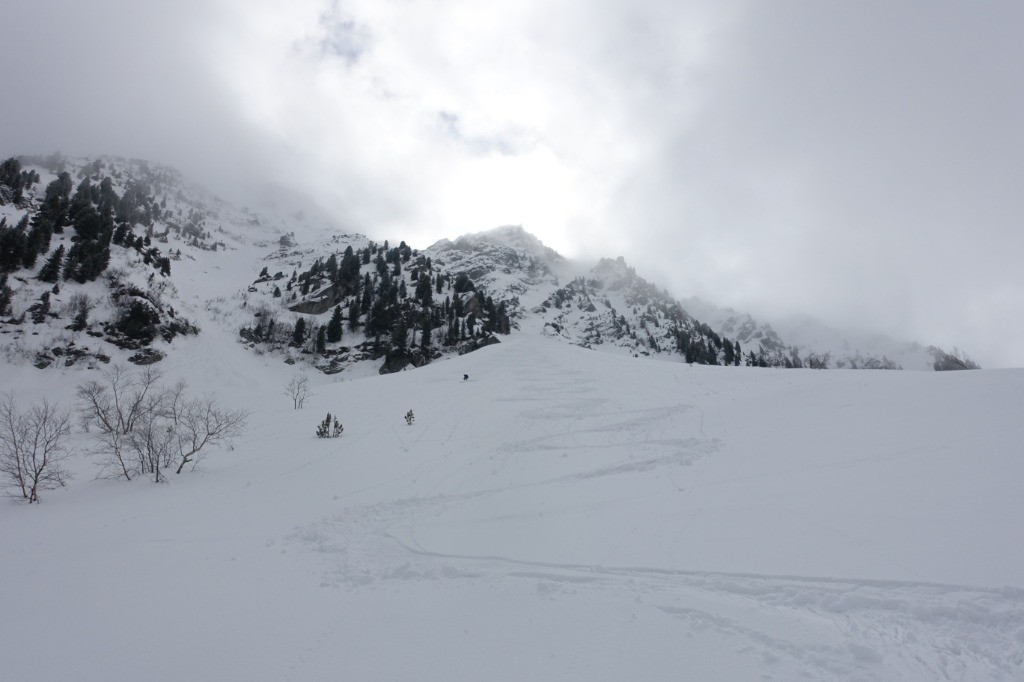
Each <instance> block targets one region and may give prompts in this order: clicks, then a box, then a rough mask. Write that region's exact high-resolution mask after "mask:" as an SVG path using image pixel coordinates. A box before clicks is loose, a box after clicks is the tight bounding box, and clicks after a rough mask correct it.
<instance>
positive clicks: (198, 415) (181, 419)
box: [78, 366, 249, 482]
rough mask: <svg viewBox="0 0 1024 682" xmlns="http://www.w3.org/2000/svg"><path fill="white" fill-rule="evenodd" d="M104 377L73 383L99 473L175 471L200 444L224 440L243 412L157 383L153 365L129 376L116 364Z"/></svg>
mask: <svg viewBox="0 0 1024 682" xmlns="http://www.w3.org/2000/svg"><path fill="white" fill-rule="evenodd" d="M106 379H107V381H106V383H105V384H104V383H100V382H97V381H90V382H87V383H85V384H82V385H81V386H79V387H78V397H79V406H80V410H81V414H82V421H83V425H85V426H88V425H90V424H95V425H96V426H97V427H98V430H99V441H100V446H99V448H98V449H97V450H98V455H99V457H100V466H101V475H106V476H110V477H113V478H121V477H124V478H126V479H128V480H131V479H132V478H133V477H135V476H139V475H152V476H153V480H155V481H157V482H159V481H161V480H162V476H163V473H162V470H163V469H165V468H168V467H172V466H176V467H177V468H176V470H175V473H176V474H180V473H181V472H182V470H183V469H184V468H185V466H186V465H188V464H192V468H193V469H194V468H195V465H196V464H197V463H198V462H199V460H200V459H201V457H202V455H203V454H205V452H204V448H206V447H207V446H216V445H224V444H229V443H230V442H231V440H232V439H233V438H235V437H236V436H238V435H240V434H241V433H242V432H243V431H244V429H245V423H246V421H247V420H248V417H249V414H248V413H247V412H246V411H244V410H226V409H222V408H220V407H219V406H218V405H217V402H216V400H215V399H214V398H213V397H211V396H203V397H201V398H190V397H189V396H188V395H186V384H185V382H183V381H179V382H178V383H177V384H175V385H174V386H172V387H169V388H168V387H163V386H160V385H159V380H160V373H159V372H158V371H157V370H155V369H153V368H146V369H145V370H143V371H142V372H141V373H140V374H137V375H133V374H130V373H129V372H128V371H127V370H126V369H124V368H123V367H120V366H116V367H114V368H113V369H111V370H110V371H109V372H108V373H107V374H106Z"/></svg>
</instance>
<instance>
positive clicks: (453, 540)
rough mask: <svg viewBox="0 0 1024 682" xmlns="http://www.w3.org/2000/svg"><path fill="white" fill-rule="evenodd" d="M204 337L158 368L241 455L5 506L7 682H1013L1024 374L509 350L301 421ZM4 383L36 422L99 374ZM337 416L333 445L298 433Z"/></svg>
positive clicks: (20, 370) (1019, 638)
mask: <svg viewBox="0 0 1024 682" xmlns="http://www.w3.org/2000/svg"><path fill="white" fill-rule="evenodd" d="M176 267H177V266H176ZM182 267H185V266H184V265H183V266H182ZM196 267H198V266H196ZM246 271H247V272H248V270H246ZM204 276H205V277H215V276H217V273H214V272H212V271H210V272H206V273H203V272H199V271H197V272H195V273H194V277H195V278H196V281H201V280H202V277H204ZM223 277H224V278H225V280H226V281H236V282H237V281H239V280H238V279H233V280H232V278H233V277H237V274H236V273H223ZM211 290H213V291H218V290H223V289H218V288H217V287H216V286H212V287H211ZM230 307H231V304H229V303H226V304H224V305H223V308H224V309H228V308H230ZM194 313H195V314H196V315H197V317H198V318H199V324H200V327H201V328H202V329H203V333H202V334H201V335H200V336H199V337H198V338H179V339H176V340H175V341H174V346H175V352H173V353H171V354H170V355H169V356H168V358H167V359H166V360H165V361H164V362H162V363H161V365H162V366H163V369H164V371H165V373H166V376H167V377H168V378H169V379H170V380H176V379H178V378H184V379H186V380H187V381H188V383H189V385H190V387H191V389H192V390H193V391H195V392H198V393H203V392H215V393H216V394H217V396H218V399H219V400H220V402H221V404H223V405H225V406H229V407H244V408H247V409H249V410H251V411H252V418H251V420H250V424H249V429H248V431H247V433H246V434H245V436H244V437H243V438H241V439H240V440H238V441H236V443H235V447H234V449H233V450H225V451H217V452H212V453H210V454H209V455H208V457H207V458H206V459H205V460H204V462H203V463H202V466H201V467H200V469H199V470H197V471H195V472H190V473H183V474H181V475H180V476H173V475H171V481H170V483H167V484H162V485H157V484H153V483H152V482H149V481H147V480H136V481H133V482H131V483H127V482H124V481H107V480H95V479H94V478H93V477H94V475H95V473H96V467H95V465H94V463H93V462H91V461H90V460H88V459H87V458H84V457H83V458H79V459H78V460H76V462H75V465H74V466H75V469H76V474H77V475H76V478H75V480H73V481H72V482H71V484H70V485H69V487H68V488H66V489H63V490H58V491H50V492H48V493H46V494H44V496H43V502H42V504H40V505H33V506H31V507H30V506H28V505H23V504H16V503H10V502H6V501H4V502H2V503H0V538H2V542H0V572H2V574H3V580H2V581H0V660H2V669H3V671H4V677H5V678H6V679H26V678H33V679H40V680H143V679H144V680H182V679H208V680H467V681H468V680H474V681H475V680H526V679H533V680H623V679H635V680H762V679H775V680H793V679H811V680H938V679H952V680H1024V544H1022V542H1021V522H1022V520H1024V496H1022V495H1021V482H1022V481H1024V456H1022V455H1024V446H1022V443H1024V420H1021V418H1020V410H1021V406H1022V405H1024V371H1020V370H985V371H975V372H959V373H933V372H877V371H876V372H869V371H843V370H828V371H811V370H769V369H754V368H746V367H708V366H688V365H685V364H682V363H677V362H658V361H651V360H643V359H634V358H629V357H625V356H618V355H613V354H607V353H599V352H593V351H588V350H584V349H581V348H577V347H573V346H568V345H565V344H561V343H559V342H557V341H554V340H551V339H546V338H542V337H540V336H539V335H538V336H534V335H529V334H520V335H517V336H513V337H509V338H507V339H506V340H505V341H504V342H503V343H501V344H500V345H495V346H491V347H488V348H485V349H482V350H480V351H477V352H475V353H472V354H470V355H466V356H463V357H460V358H456V359H452V360H446V361H440V362H436V363H434V364H431V365H429V366H427V367H425V368H422V369H418V370H412V371H407V372H402V373H399V374H395V375H389V376H362V377H361V376H353V375H352V374H350V373H347V372H342V373H341V374H339V375H335V376H331V377H328V376H324V375H320V374H316V373H310V374H309V376H310V380H311V382H312V383H313V385H314V393H315V395H314V396H313V397H312V398H311V399H310V400H309V401H308V402H307V405H306V407H305V409H303V410H293V409H292V405H291V401H290V400H289V398H287V397H286V396H285V395H284V386H285V384H286V383H287V382H288V381H289V380H290V379H291V378H292V377H294V376H296V375H298V374H300V373H301V372H302V368H301V367H300V366H299V365H296V366H288V365H285V364H283V363H282V362H281V361H280V359H275V358H272V357H269V356H257V355H254V354H251V353H249V352H247V351H245V350H244V349H243V348H242V346H241V345H240V344H239V343H238V342H237V326H235V325H236V320H234V319H233V318H231V317H230V316H229V315H224V314H222V312H221V311H220V309H219V308H218V304H217V303H216V302H207V301H203V300H201V299H197V300H196V302H195V308H194ZM0 372H2V375H3V390H4V391H9V390H13V391H15V392H16V395H17V396H18V400H19V402H20V403H21V404H23V405H26V406H27V405H28V404H29V403H30V402H31V401H32V400H34V399H36V398H38V397H40V396H42V395H47V396H49V397H50V398H51V399H60V400H61V402H62V403H63V404H65V405H67V404H70V402H71V400H72V398H73V393H74V386H75V384H76V383H78V382H81V381H83V380H85V379H86V378H92V377H95V376H96V372H95V371H87V370H72V369H64V368H56V367H54V368H50V369H47V370H43V371H40V370H37V369H35V368H32V367H23V366H11V365H5V366H3V367H2V368H0ZM463 374H468V375H469V380H468V381H463V380H462V377H463ZM410 409H411V410H413V411H414V413H415V422H414V423H413V424H412V425H407V424H406V423H405V420H404V419H403V416H404V415H405V413H406V412H407V411H408V410H410ZM328 411H329V412H331V413H332V414H337V415H338V416H339V418H340V420H341V422H342V423H343V424H344V427H345V432H344V435H343V436H342V437H341V438H339V439H324V440H321V439H317V438H315V436H314V430H315V427H316V425H317V423H318V422H319V421H320V420H322V419H323V416H324V414H325V413H326V412H328ZM74 439H75V442H76V443H78V444H80V445H82V446H85V445H87V444H88V443H90V442H91V441H90V437H89V436H88V435H87V434H84V433H81V432H76V433H75V435H74Z"/></svg>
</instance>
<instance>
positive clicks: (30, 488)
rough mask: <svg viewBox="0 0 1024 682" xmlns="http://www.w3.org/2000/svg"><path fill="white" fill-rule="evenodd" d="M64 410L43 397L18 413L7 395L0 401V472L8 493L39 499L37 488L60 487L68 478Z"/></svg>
mask: <svg viewBox="0 0 1024 682" xmlns="http://www.w3.org/2000/svg"><path fill="white" fill-rule="evenodd" d="M69 422H70V416H69V414H68V412H67V411H65V410H61V409H59V407H58V406H57V405H51V404H50V403H49V402H47V401H46V400H45V399H44V400H43V401H42V402H41V403H39V404H38V405H33V406H32V407H30V408H29V409H28V411H26V412H21V411H20V410H19V409H18V406H17V404H16V403H15V401H14V397H13V396H12V395H10V394H7V395H5V396H4V399H3V401H0V475H2V479H0V480H2V483H3V485H4V487H5V489H6V490H7V493H8V494H9V495H12V496H14V497H21V498H22V499H25V500H28V502H29V503H30V504H31V503H32V502H39V491H41V490H49V489H52V488H56V487H57V486H63V485H65V483H66V482H67V480H68V479H69V478H70V477H71V474H70V473H69V472H68V470H67V469H66V468H65V467H64V462H65V460H67V459H68V458H69V457H71V456H72V454H73V453H72V451H71V450H69V449H68V448H67V447H66V445H65V441H66V439H67V436H68V435H69V434H70V433H71V427H70V424H69Z"/></svg>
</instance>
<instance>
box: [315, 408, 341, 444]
mask: <svg viewBox="0 0 1024 682" xmlns="http://www.w3.org/2000/svg"><path fill="white" fill-rule="evenodd" d="M344 430H345V427H343V426H342V425H341V422H339V421H338V418H337V417H332V416H331V413H330V412H328V413H327V416H326V417H324V420H323V421H322V422H320V425H319V426H317V427H316V437H317V438H338V437H340V436H341V434H342V432H343V431H344Z"/></svg>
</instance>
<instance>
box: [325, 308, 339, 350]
mask: <svg viewBox="0 0 1024 682" xmlns="http://www.w3.org/2000/svg"><path fill="white" fill-rule="evenodd" d="M342 322H343V318H342V314H341V306H340V305H339V306H336V307H335V308H334V313H333V314H332V315H331V320H330V322H328V323H327V342H328V343H337V342H338V341H341V335H342V327H343V324H342Z"/></svg>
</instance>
